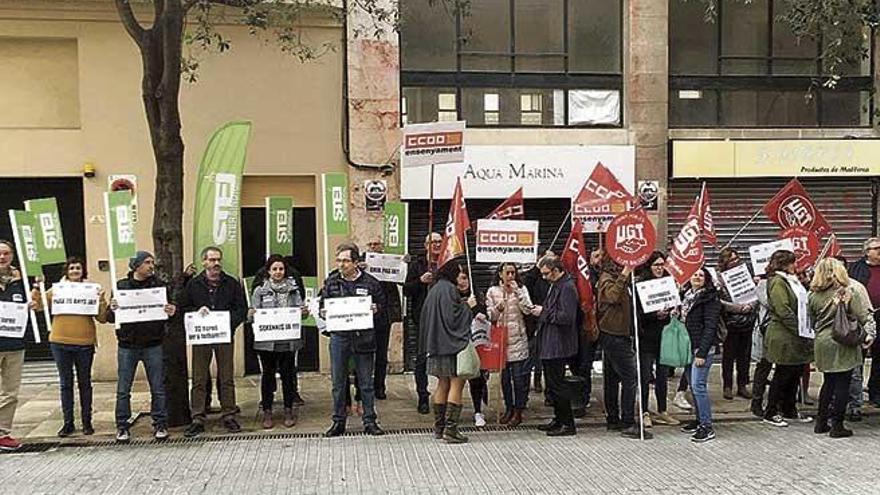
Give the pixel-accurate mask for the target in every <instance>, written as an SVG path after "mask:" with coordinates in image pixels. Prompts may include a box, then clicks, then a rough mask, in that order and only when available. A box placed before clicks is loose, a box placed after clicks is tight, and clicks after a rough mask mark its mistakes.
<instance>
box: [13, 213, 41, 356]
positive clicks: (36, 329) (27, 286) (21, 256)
mask: <svg viewBox="0 0 880 495" xmlns="http://www.w3.org/2000/svg"><path fill="white" fill-rule="evenodd" d="M9 223H10V224H11V226H12V237H13V239H14V240H15V252H16V254H17V255H18V262H19V263H18V264H19V265H21V266H20V267H18V271H19V272H21V283H22V284H23V285H24V299H25V301H26V302H27V304H28V306H30V303H31V301H32V299H31V283H30V281H29V280H28V275H27V266H26V265H27V258H25V252H24V245H23V244H22V242H21V236H19V235H18V222H16V221H15V210H9ZM28 310H29V311H30V315H31V323H32V326H31V330H33V333H34V342H36V343H37V344H39V343H40V342H41V341H40V325H39V324H37V313H36V312H35V311H34V310H33V309H31V308H28Z"/></svg>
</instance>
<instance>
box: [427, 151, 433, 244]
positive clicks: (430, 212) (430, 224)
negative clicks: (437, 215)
mask: <svg viewBox="0 0 880 495" xmlns="http://www.w3.org/2000/svg"><path fill="white" fill-rule="evenodd" d="M432 232H434V164H433V163H432V164H431V180H430V185H429V186H428V239H429V240H430V239H431V233H432ZM429 251H430V249H429Z"/></svg>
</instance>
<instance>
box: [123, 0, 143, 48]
mask: <svg viewBox="0 0 880 495" xmlns="http://www.w3.org/2000/svg"><path fill="white" fill-rule="evenodd" d="M116 10H117V11H118V12H119V18H120V19H121V20H122V25H123V26H124V27H125V30H126V31H127V32H128V35H129V36H131V39H133V40H134V42H135V43H137V45H138V46H141V45H143V42H144V32H145V30H144V27H143V26H141V23H140V22H138V20H137V18H135V16H134V12H132V10H131V4H130V3H129V0H116Z"/></svg>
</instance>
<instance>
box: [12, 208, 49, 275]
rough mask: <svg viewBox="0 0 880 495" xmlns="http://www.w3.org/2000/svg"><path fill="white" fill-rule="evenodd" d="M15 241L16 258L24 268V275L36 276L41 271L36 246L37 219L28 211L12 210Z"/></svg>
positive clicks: (38, 252)
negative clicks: (17, 257) (17, 254)
mask: <svg viewBox="0 0 880 495" xmlns="http://www.w3.org/2000/svg"><path fill="white" fill-rule="evenodd" d="M12 217H13V224H14V225H13V228H15V233H14V234H15V243H16V244H17V245H18V246H19V249H18V252H19V254H20V256H19V257H20V258H21V259H19V260H18V262H19V263H21V265H22V268H24V271H25V275H27V276H29V277H36V276H38V275H40V274H41V273H42V269H43V265H42V264H41V263H40V249H39V247H38V246H37V220H36V218H35V217H34V215H33V213H31V212H29V211H20V210H14V211H12Z"/></svg>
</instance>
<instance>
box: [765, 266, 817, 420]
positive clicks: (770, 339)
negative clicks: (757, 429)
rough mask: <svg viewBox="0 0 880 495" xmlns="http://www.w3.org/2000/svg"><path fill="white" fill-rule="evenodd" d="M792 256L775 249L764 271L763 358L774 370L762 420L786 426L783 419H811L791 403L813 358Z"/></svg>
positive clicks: (810, 331) (802, 291) (803, 295)
mask: <svg viewBox="0 0 880 495" xmlns="http://www.w3.org/2000/svg"><path fill="white" fill-rule="evenodd" d="M796 259H797V258H796V257H795V254H794V253H792V252H791V251H786V250H779V251H776V252H774V253H773V255H772V256H770V263H769V264H768V265H767V270H766V272H767V277H768V278H767V301H768V303H769V311H770V323H768V324H767V333H766V335H765V336H764V357H765V358H766V359H767V361H769V362H771V363H773V364H774V365H775V369H774V371H773V380H772V381H771V382H770V393H769V396H768V398H767V407H766V409H765V410H764V422H765V423H767V424H769V425H773V426H777V427H785V426H788V422H787V421H786V419H792V420H795V421H800V422H802V423H809V422H810V421H812V418H810V417H808V416H804V415H802V414H801V413H800V412H798V410H797V407H796V405H795V404H796V402H797V401H796V398H797V389H798V383H799V382H800V379H801V376H802V375H803V371H804V365H805V364H807V363H809V362H810V361H811V360H812V358H813V341H812V337H811V336H812V335H813V329H812V328H811V326H810V318H809V314H808V301H807V298H808V296H807V290H806V289H805V288H804V286H803V285H802V284H801V282H800V280H798V277H797V272H796V270H795V261H796Z"/></svg>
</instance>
